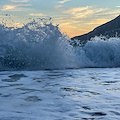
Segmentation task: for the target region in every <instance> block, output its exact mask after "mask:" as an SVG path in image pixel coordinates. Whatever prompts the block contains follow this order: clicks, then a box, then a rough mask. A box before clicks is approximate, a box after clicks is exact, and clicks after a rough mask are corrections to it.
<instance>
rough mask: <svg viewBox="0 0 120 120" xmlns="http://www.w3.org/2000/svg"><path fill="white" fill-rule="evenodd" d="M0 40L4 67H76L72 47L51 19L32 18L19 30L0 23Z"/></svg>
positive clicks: (2, 67)
mask: <svg viewBox="0 0 120 120" xmlns="http://www.w3.org/2000/svg"><path fill="white" fill-rule="evenodd" d="M0 41H1V43H0V50H1V52H0V53H1V54H0V63H1V65H0V66H1V70H2V69H13V70H18V69H25V70H26V69H28V70H33V69H66V68H73V67H76V65H75V61H74V58H75V57H74V54H73V50H72V49H73V47H72V46H71V45H70V44H69V42H68V38H67V37H66V36H65V35H63V34H62V33H61V32H60V30H59V27H58V25H53V24H52V23H51V22H50V23H46V22H38V21H37V22H36V21H35V20H33V21H32V22H30V23H27V24H26V25H24V26H23V27H22V28H17V29H13V28H12V29H11V28H9V27H6V26H4V25H1V34H0ZM3 51H4V52H3Z"/></svg>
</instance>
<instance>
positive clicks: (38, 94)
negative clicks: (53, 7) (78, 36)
mask: <svg viewBox="0 0 120 120" xmlns="http://www.w3.org/2000/svg"><path fill="white" fill-rule="evenodd" d="M70 43H71V40H70V38H69V37H68V36H66V35H65V34H62V33H61V32H60V29H59V26H58V25H54V24H53V23H52V22H50V21H47V20H46V19H39V20H37V21H36V20H33V21H31V22H28V23H27V24H25V25H24V26H23V27H21V28H13V27H7V26H6V24H3V23H2V24H0V120H119V119H120V97H119V95H120V73H119V71H120V38H118V37H111V38H109V39H107V38H106V40H103V39H102V38H101V37H95V38H93V39H92V41H88V42H87V43H86V44H85V45H84V46H83V45H81V44H79V45H78V46H76V47H74V46H72V45H71V44H70Z"/></svg>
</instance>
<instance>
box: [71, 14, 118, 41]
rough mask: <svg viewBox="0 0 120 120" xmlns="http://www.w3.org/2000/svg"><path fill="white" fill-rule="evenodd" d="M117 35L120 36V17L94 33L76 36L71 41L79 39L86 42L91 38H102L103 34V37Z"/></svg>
mask: <svg viewBox="0 0 120 120" xmlns="http://www.w3.org/2000/svg"><path fill="white" fill-rule="evenodd" d="M116 33H119V34H118V36H120V15H119V16H118V17H116V18H115V19H113V20H111V21H109V22H107V23H105V24H103V25H101V26H98V27H96V28H95V29H94V30H93V31H91V32H89V33H87V34H83V35H80V36H75V37H73V38H71V40H74V39H77V40H80V41H83V42H85V41H88V40H90V38H91V37H95V36H100V35H101V34H102V35H103V36H108V37H112V36H115V34H116Z"/></svg>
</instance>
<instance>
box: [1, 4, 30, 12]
mask: <svg viewBox="0 0 120 120" xmlns="http://www.w3.org/2000/svg"><path fill="white" fill-rule="evenodd" d="M28 6H31V5H30V4H19V5H4V6H3V8H2V11H25V10H26V9H27V10H28V8H25V7H28Z"/></svg>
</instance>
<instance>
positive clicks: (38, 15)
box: [29, 13, 46, 17]
mask: <svg viewBox="0 0 120 120" xmlns="http://www.w3.org/2000/svg"><path fill="white" fill-rule="evenodd" d="M29 15H30V16H34V17H36V16H37V17H43V16H46V15H45V14H42V13H35V14H34V13H31V14H29Z"/></svg>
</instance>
